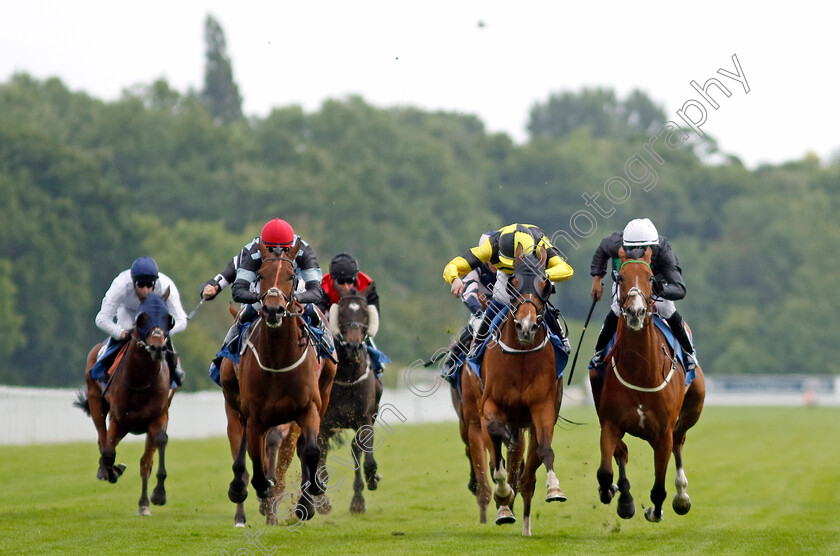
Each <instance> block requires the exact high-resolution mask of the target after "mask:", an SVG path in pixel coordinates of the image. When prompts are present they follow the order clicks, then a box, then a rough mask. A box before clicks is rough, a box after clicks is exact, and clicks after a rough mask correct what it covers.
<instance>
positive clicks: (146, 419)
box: [75, 290, 175, 515]
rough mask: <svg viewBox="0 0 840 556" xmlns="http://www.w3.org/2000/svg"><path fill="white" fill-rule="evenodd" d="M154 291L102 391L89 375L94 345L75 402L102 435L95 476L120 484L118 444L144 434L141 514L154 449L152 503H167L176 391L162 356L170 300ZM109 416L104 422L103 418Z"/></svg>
mask: <svg viewBox="0 0 840 556" xmlns="http://www.w3.org/2000/svg"><path fill="white" fill-rule="evenodd" d="M168 297H169V290H167V291H166V293H165V294H164V295H163V297H161V296H159V295H157V294H154V293H150V294H149V295H147V296H146V299H145V300H144V301H143V302H142V303H141V304H140V307H139V309H138V311H139V313H138V314H137V318H136V319H135V322H134V329H133V331H132V334H131V337H130V339H129V341H128V344H127V345H126V347H125V348H124V352H123V353H122V356H121V357H120V359H119V361H118V362H117V364H116V366H115V367H114V369H113V371H112V373H111V379H110V381H109V383H108V386H107V387H106V388H105V393H104V394H103V392H102V388H101V387H100V386H99V384H98V383H97V381H96V380H93V379H91V378H90V369H91V367H93V365H94V363H96V356H97V353H98V352H99V349H100V347H101V346H102V344H101V343H100V344H97V345H96V346H94V348H93V349H92V350H90V353H88V356H87V366H86V368H85V382H86V384H87V392H84V391H82V392H80V393H79V399H78V401H76V403H75V405H76V406H78V407H80V408H82V410H84V411H85V413H87V414H88V415H90V416H91V418H93V424H94V425H95V426H96V432H97V434H98V435H99V453H100V456H101V457H100V458H99V470H98V471H97V472H96V478H97V479H100V480H102V481H105V480H107V481H109V482H111V483H116V482H117V479H119V477H120V475H122V472H123V471H124V470H125V465H123V464H119V465H114V462H115V461H116V457H117V452H116V448H117V444H118V443H119V442H120V440H122V439H123V438H124V437H125V435H126V434H128V433H131V434H146V449H145V451H144V452H143V457H141V458H140V477H141V478H142V479H143V489H142V492H141V494H140V502H139V505H140V508H139V510H138V513H137V515H151V512H150V511H149V496H148V493H147V485H148V481H149V476H150V475H151V473H152V463H153V457H154V454H155V450H157V451H158V453H159V456H158V471H157V486H155V489H154V491H153V492H152V498H151V502H152V503H153V504H156V505H159V506H160V505H163V504H166V489H165V488H164V486H163V483H164V480H165V479H166V467H165V465H164V452H165V451H166V443H167V440H168V437H167V435H166V425H167V423H168V422H169V404H170V403H171V402H172V396H173V395H174V393H175V391H174V390H173V391H172V392H171V393H170V391H169V367H168V365H167V364H166V360H165V358H164V356H165V353H166V338H167V336H168V335H169V331H170V330H171V329H172V326H173V325H174V320H173V319H172V317H171V316H170V315H169V312H168V309H167V307H166V299H167V298H168ZM106 417H107V418H108V424H107V426H106V423H105V419H106Z"/></svg>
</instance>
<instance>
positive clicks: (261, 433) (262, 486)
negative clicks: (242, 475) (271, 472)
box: [245, 419, 274, 498]
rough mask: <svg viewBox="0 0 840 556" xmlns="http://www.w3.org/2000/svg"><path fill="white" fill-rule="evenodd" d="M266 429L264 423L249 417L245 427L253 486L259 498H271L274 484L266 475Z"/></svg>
mask: <svg viewBox="0 0 840 556" xmlns="http://www.w3.org/2000/svg"><path fill="white" fill-rule="evenodd" d="M265 431H266V427H265V426H264V425H263V424H262V423H257V422H254V421H253V420H251V419H249V420H248V423H247V425H246V428H245V437H246V438H247V443H246V444H247V448H248V456H249V458H250V459H251V486H253V487H254V491H255V492H256V493H257V496H258V497H259V498H271V488H272V487H273V486H274V485H273V484H271V482H270V481H269V480H268V478H267V477H266V476H265V468H264V467H263V465H264V461H263V454H264V453H265Z"/></svg>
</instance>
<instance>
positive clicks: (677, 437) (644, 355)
mask: <svg viewBox="0 0 840 556" xmlns="http://www.w3.org/2000/svg"><path fill="white" fill-rule="evenodd" d="M619 259H620V261H621V266H620V267H619V274H618V281H619V287H620V298H619V303H620V305H621V316H622V318H621V320H620V321H619V325H618V331H617V335H616V341H615V346H614V347H613V349H612V351H611V352H610V353H609V354H608V355H607V357H606V358H605V362H606V375H605V376H604V381H603V387H602V388H601V389H600V391H598V388H597V383H596V382H595V380H594V379H591V380H592V382H593V388H592V390H593V397H594V401H595V409H596V411H597V412H598V417H599V419H600V421H601V466H600V467H599V468H598V484H599V487H598V491H599V493H600V497H601V502H603V503H604V504H609V502H610V501H611V500H612V498H613V496H614V495H615V493H616V491H617V492H619V493H620V495H619V497H618V515H619V516H620V517H622V518H624V519H629V518H631V517H633V515H634V514H635V513H636V509H635V505H634V503H633V497H632V496H631V495H630V481H628V480H627V474H626V469H625V467H626V465H627V459H628V454H627V445H626V444H625V443H624V441H623V440H622V437H623V436H624V434H625V433H629V434H631V435H633V436H635V437H638V438H641V439H643V440H647V442H648V443H649V444H650V445H651V447H652V448H653V452H654V467H655V471H654V483H653V488H652V489H651V491H650V499H651V501H652V502H653V506H651V507H649V508H647V509H646V510H645V518H647V520H648V521H654V522H656V521H661V520H662V517H663V513H662V502H663V501H664V500H665V497H666V492H665V474H666V471H667V469H668V460H670V458H671V452H672V451H673V453H674V461H675V463H676V466H677V476H676V479H675V481H674V483H675V485H676V488H677V493H676V495H675V496H674V501H673V508H674V511H675V512H676V513H677V514H679V515H684V514H686V513H688V510H689V509H690V508H691V500H690V499H689V497H688V494H687V493H686V485H687V484H688V480H687V479H686V477H685V471H684V470H683V462H682V448H683V444H684V443H685V434H686V431H688V429H690V428H691V427H692V426H694V424H695V423H697V420H698V419H699V418H700V412H701V411H702V409H703V400H704V398H705V393H706V386H705V381H704V379H703V371H702V370H701V369H700V367H699V366H698V367H697V371H696V377H695V378H694V380H693V381H692V382H691V385H690V386H688V387H686V386H685V374H684V371H683V369H682V365H681V364H680V363H679V362H678V361H677V360H676V358H674V357H672V356H671V354H670V352H669V351H668V348H667V347H666V346H667V342H666V340H665V337H664V335H663V334H662V332H661V331H660V330H659V328H657V326H656V325H655V324H653V322H652V316H653V310H654V299H653V295H652V289H653V271H652V270H651V266H650V261H651V249H650V248H647V250H646V251H645V254H644V255H643V256H642V257H641V258H629V257H627V255H626V254H625V252H624V250H623V249H621V250H619ZM613 457H615V461H616V463H617V464H618V474H619V480H618V485H613V470H612V458H613Z"/></svg>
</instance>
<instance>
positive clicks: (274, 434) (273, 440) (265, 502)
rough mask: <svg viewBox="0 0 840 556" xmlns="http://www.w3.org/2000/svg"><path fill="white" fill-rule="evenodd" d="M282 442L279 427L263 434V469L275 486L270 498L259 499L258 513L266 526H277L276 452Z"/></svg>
mask: <svg viewBox="0 0 840 556" xmlns="http://www.w3.org/2000/svg"><path fill="white" fill-rule="evenodd" d="M282 441H283V433H282V431H281V430H280V428H279V427H272V428H270V429H268V432H266V433H265V453H264V456H263V457H264V459H265V461H264V462H263V468H264V469H265V470H266V472H267V478H268V481H269V482H270V483H272V484H274V485H275V486H274V488H273V489H272V493H271V494H272V495H271V496H269V497H268V498H261V499H260V513H261V514H262V515H264V516H265V522H266V524H267V525H277V515H276V514H275V513H274V498H275V497H276V496H277V467H276V466H277V452H278V451H279V449H280V443H281V442H282Z"/></svg>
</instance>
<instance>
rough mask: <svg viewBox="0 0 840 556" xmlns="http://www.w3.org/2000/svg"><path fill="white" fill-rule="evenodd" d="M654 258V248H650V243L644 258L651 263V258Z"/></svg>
mask: <svg viewBox="0 0 840 556" xmlns="http://www.w3.org/2000/svg"><path fill="white" fill-rule="evenodd" d="M652 258H653V249H651V248H650V245H648V246H647V248H645V256H644V257H642V260H643V261H645V262H646V263H648V264H650V260H651V259H652Z"/></svg>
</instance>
